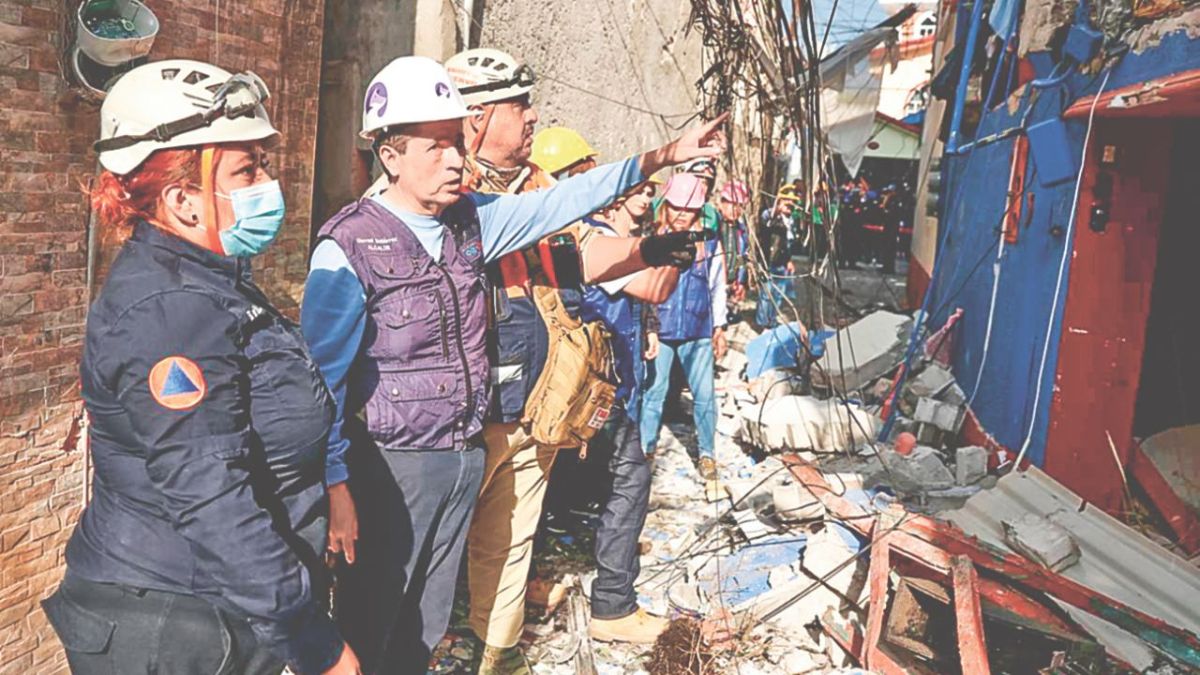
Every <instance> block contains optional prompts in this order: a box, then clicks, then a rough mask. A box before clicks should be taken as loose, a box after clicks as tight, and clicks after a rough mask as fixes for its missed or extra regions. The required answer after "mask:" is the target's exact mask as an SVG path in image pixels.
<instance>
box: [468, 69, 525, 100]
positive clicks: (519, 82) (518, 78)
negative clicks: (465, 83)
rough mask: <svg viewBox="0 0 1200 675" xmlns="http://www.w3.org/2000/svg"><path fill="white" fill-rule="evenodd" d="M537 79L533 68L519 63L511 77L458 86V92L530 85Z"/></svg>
mask: <svg viewBox="0 0 1200 675" xmlns="http://www.w3.org/2000/svg"><path fill="white" fill-rule="evenodd" d="M536 81H537V78H536V76H535V75H534V74H533V68H530V67H529V66H527V65H521V66H519V67H517V69H516V70H515V71H513V74H512V77H510V78H507V79H503V80H496V81H495V82H484V83H483V84H473V85H471V86H469V87H459V88H458V93H460V94H462V95H464V96H465V95H467V94H478V93H480V92H484V91H496V90H497V89H507V88H509V87H512V86H517V87H532V86H533V85H534V83H535V82H536Z"/></svg>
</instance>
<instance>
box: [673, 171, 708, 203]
mask: <svg viewBox="0 0 1200 675" xmlns="http://www.w3.org/2000/svg"><path fill="white" fill-rule="evenodd" d="M663 199H665V200H667V203H668V204H670V205H671V206H673V207H675V208H677V209H698V208H700V207H702V206H704V202H705V201H706V200H707V199H708V186H707V185H706V184H705V183H704V179H703V178H701V177H700V176H697V175H696V174H694V173H677V174H675V175H673V176H671V180H669V181H667V189H666V190H665V191H664V192H663Z"/></svg>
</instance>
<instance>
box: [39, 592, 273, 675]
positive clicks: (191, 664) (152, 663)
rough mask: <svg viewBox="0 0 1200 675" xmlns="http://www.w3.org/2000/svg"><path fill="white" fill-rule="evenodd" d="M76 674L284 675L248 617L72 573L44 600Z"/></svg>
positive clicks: (175, 595)
mask: <svg viewBox="0 0 1200 675" xmlns="http://www.w3.org/2000/svg"><path fill="white" fill-rule="evenodd" d="M42 609H43V610H45V612H46V616H47V617H48V618H49V619H50V625H51V626H53V627H54V631H55V632H56V633H58V639H59V640H61V641H62V644H63V647H64V648H66V652H67V663H68V664H70V666H71V672H72V673H75V675H137V674H140V673H163V674H164V675H166V674H168V673H169V674H170V675H226V674H227V675H268V674H270V675H278V673H281V672H283V665H284V664H283V663H282V662H281V661H280V660H279V659H277V658H276V657H275V656H273V655H271V654H270V653H269V652H267V650H266V649H263V648H261V647H259V645H258V642H257V640H256V639H255V637H254V633H253V632H252V631H251V630H250V624H249V623H247V622H246V620H245V619H242V618H240V617H236V616H233V615H231V614H229V613H228V612H225V611H224V610H220V609H217V608H216V607H214V606H213V605H212V604H210V603H209V602H208V601H206V600H204V599H202V598H199V597H196V596H193V595H181V594H178V593H167V592H164V591H151V590H145V589H137V588H130V587H127V586H118V585H116V584H102V583H97V582H94V581H88V580H86V579H80V578H79V577H76V576H74V575H72V574H71V573H70V572H69V571H68V572H67V576H66V577H65V578H64V579H63V581H62V584H60V585H59V587H58V590H57V591H55V593H54V595H51V596H50V597H49V598H46V599H45V600H44V601H42Z"/></svg>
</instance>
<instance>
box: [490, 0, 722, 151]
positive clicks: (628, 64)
mask: <svg viewBox="0 0 1200 675" xmlns="http://www.w3.org/2000/svg"><path fill="white" fill-rule="evenodd" d="M476 2H477V3H479V2H483V0H476ZM690 7H691V5H690V3H687V2H680V1H679V0H597V1H596V2H527V1H521V0H487V1H486V2H485V3H484V4H483V8H482V11H481V12H480V13H481V14H482V17H483V18H482V21H481V26H480V27H479V28H480V33H479V34H480V40H479V44H478V46H481V47H495V48H498V49H504V50H506V51H509V52H511V53H512V54H513V55H515V56H516V57H517V58H519V59H522V60H524V61H525V62H526V63H528V64H529V65H531V66H532V67H533V69H534V71H535V72H536V73H537V74H538V75H539V76H540V78H541V79H540V80H539V82H538V85H537V87H536V88H535V89H534V92H533V100H534V103H535V104H536V106H537V109H538V112H539V113H540V115H541V122H540V124H539V125H538V126H539V128H544V127H549V126H555V125H564V126H570V127H573V128H575V129H576V130H577V131H579V132H580V133H582V134H583V135H584V137H585V138H587V139H588V141H589V142H590V143H591V144H592V145H593V147H595V148H596V149H597V150H599V151H600V152H601V155H602V156H601V159H602V160H611V159H618V158H620V157H622V156H625V155H627V154H631V153H633V152H635V151H637V150H640V149H645V148H648V147H651V146H654V145H658V144H660V143H662V142H663V141H665V140H668V139H669V138H670V137H671V136H673V135H674V134H675V133H676V132H675V131H673V130H672V129H671V127H670V126H669V125H671V124H673V125H675V126H680V125H681V124H683V123H684V122H685V120H686V119H687V117H688V116H689V115H691V114H692V113H694V112H696V111H697V110H698V109H699V94H698V92H697V90H696V81H697V79H699V76H700V72H701V70H700V69H701V66H700V50H701V45H700V36H699V34H698V33H692V34H685V28H686V23H687V19H688V14H689V11H690ZM580 88H582V89H586V90H588V91H590V92H593V93H594V94H600V95H603V96H604V97H606V98H611V99H616V100H617V101H620V102H621V103H625V104H628V105H631V106H635V107H638V108H642V109H645V110H649V111H653V112H654V113H659V114H661V115H664V116H666V118H665V119H664V118H663V117H660V116H658V115H655V114H650V113H647V112H643V111H637V110H631V109H630V108H629V107H626V106H625V105H621V103H614V102H612V101H609V100H605V99H604V98H601V97H599V96H595V95H592V94H588V93H584V92H582V91H579V89H580Z"/></svg>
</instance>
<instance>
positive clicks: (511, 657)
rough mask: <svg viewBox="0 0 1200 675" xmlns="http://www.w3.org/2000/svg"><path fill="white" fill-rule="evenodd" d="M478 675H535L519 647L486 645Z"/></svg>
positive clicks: (480, 659) (481, 655) (480, 660)
mask: <svg viewBox="0 0 1200 675" xmlns="http://www.w3.org/2000/svg"><path fill="white" fill-rule="evenodd" d="M475 672H476V675H533V670H532V669H531V668H530V667H529V661H527V660H525V652H523V651H521V648H520V647H518V646H513V647H493V646H491V645H484V646H483V649H482V650H481V653H480V658H479V669H478V670H476V671H475Z"/></svg>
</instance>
